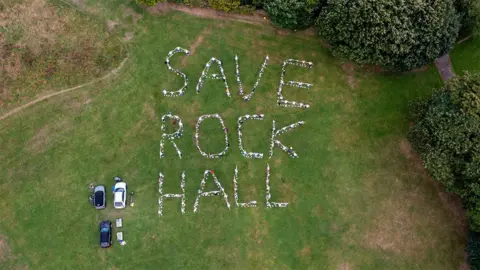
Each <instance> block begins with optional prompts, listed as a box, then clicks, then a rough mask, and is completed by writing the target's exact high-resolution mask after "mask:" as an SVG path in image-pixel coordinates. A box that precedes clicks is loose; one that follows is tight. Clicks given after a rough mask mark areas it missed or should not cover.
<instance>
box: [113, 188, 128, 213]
mask: <svg viewBox="0 0 480 270" xmlns="http://www.w3.org/2000/svg"><path fill="white" fill-rule="evenodd" d="M126 202H127V183H125V182H117V183H115V186H113V207H115V208H116V209H123V208H125V206H126Z"/></svg>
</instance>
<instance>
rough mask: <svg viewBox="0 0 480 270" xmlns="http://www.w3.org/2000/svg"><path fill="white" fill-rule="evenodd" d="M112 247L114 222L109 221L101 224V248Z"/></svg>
mask: <svg viewBox="0 0 480 270" xmlns="http://www.w3.org/2000/svg"><path fill="white" fill-rule="evenodd" d="M111 245H112V222H110V221H109V220H106V221H102V222H101V223H100V247H102V248H108V247H110V246H111Z"/></svg>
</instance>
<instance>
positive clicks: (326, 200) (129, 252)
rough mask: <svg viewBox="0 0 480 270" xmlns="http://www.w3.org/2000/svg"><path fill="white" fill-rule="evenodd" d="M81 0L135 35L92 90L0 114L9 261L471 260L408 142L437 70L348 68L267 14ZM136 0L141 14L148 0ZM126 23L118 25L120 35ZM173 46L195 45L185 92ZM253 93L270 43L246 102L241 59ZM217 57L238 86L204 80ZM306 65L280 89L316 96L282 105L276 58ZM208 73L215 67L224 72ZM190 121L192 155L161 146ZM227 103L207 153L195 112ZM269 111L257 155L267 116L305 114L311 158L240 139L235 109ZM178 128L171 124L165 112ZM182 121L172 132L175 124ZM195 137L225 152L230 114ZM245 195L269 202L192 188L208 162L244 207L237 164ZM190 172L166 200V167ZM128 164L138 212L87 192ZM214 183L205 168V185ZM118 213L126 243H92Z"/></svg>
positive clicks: (436, 265)
mask: <svg viewBox="0 0 480 270" xmlns="http://www.w3.org/2000/svg"><path fill="white" fill-rule="evenodd" d="M96 2H97V1H86V2H84V4H85V5H86V6H84V9H85V10H87V11H88V12H91V14H94V15H95V14H96V15H97V16H99V17H100V18H103V19H111V20H120V21H121V22H122V23H123V24H125V25H127V26H128V27H129V31H131V32H132V33H134V38H133V39H132V40H131V41H129V48H130V51H129V60H128V61H127V62H126V64H125V66H124V68H123V69H122V70H121V71H120V73H119V74H118V75H117V76H116V77H114V78H112V79H110V80H108V81H104V82H101V83H98V84H95V85H93V86H89V87H85V88H82V89H79V90H76V91H75V92H71V93H69V94H66V95H62V96H57V97H55V98H52V99H49V100H47V101H45V102H41V103H39V104H37V105H35V106H33V107H30V108H27V109H26V110H24V111H22V112H20V113H18V114H16V115H14V116H12V117H10V118H7V119H6V120H3V121H1V122H0V149H1V155H0V172H1V175H0V190H1V196H0V209H1V210H0V215H1V216H0V234H1V237H0V268H1V269H15V268H17V269H21V268H22V267H28V268H29V269H91V268H92V267H96V268H102V269H160V268H161V269H458V268H459V267H460V265H461V264H462V262H463V260H464V251H463V248H464V243H465V228H464V227H463V225H464V224H463V223H462V221H461V218H457V217H456V216H455V215H454V213H453V212H455V209H454V211H452V210H451V207H454V206H453V203H452V202H451V200H450V199H449V197H448V196H447V195H446V194H445V193H443V191H442V190H441V189H439V188H438V186H437V185H436V184H435V183H434V182H433V181H432V180H431V179H429V177H428V176H427V174H426V173H425V171H424V170H423V169H422V166H421V164H419V162H418V160H417V159H416V158H415V155H414V153H412V152H411V150H410V148H409V145H408V143H407V141H406V139H405V136H406V132H407V130H408V126H409V121H408V117H407V115H408V107H407V106H408V102H409V101H410V100H413V99H415V98H417V97H422V96H426V95H428V94H429V93H430V91H431V90H432V89H433V88H434V87H438V86H440V85H441V84H442V82H441V81H440V78H439V76H438V73H437V71H436V70H435V69H434V68H430V69H429V70H427V71H425V72H421V73H409V74H396V75H391V74H374V73H369V72H366V71H363V70H361V69H358V68H357V69H355V68H353V69H352V68H351V67H350V66H349V65H342V63H340V62H339V61H338V60H337V59H334V58H333V57H332V56H330V54H329V53H328V51H327V50H326V49H325V48H324V47H322V46H321V44H320V42H319V41H318V39H317V38H316V37H315V36H313V35H309V34H307V33H303V32H299V33H287V34H285V33H278V31H277V30H275V29H273V28H271V27H270V26H267V25H265V26H262V25H251V24H245V23H240V22H234V21H216V20H210V19H205V18H199V17H193V16H190V15H186V14H183V13H178V12H169V13H163V14H157V15H150V14H148V13H142V16H143V17H142V19H141V20H139V21H138V22H135V23H133V22H132V21H131V20H129V18H128V16H127V18H126V19H125V18H124V19H122V16H123V15H122V14H123V12H124V11H125V7H128V6H121V4H125V5H128V3H126V1H109V2H108V3H105V4H102V5H103V6H100V4H99V3H96ZM137 12H141V11H139V10H137ZM120 34H123V33H119V35H120ZM177 46H181V47H184V48H187V49H190V50H191V51H192V55H191V56H189V57H183V56H180V55H177V56H175V57H173V58H172V65H173V66H174V67H177V68H179V69H181V70H182V71H183V72H185V73H186V74H187V76H188V78H189V86H188V89H187V91H186V94H185V96H183V97H181V98H166V97H163V95H162V94H161V91H162V90H163V89H164V88H168V89H169V90H176V89H178V88H180V86H181V85H182V83H183V82H182V80H181V79H180V78H179V77H177V76H175V75H174V74H173V73H171V72H168V70H167V68H166V65H165V64H164V61H165V57H166V55H167V54H168V52H169V51H170V50H172V49H174V48H175V47H177ZM235 54H238V56H239V58H240V71H241V76H242V81H243V83H244V85H245V87H246V88H247V89H248V90H249V89H251V87H252V85H253V83H254V82H255V80H256V76H257V72H258V70H259V68H260V65H261V64H262V62H263V59H264V57H265V56H266V55H267V54H268V55H269V56H270V62H269V65H268V67H267V69H266V72H265V74H264V76H263V78H262V81H261V83H260V86H259V88H258V89H257V92H256V93H255V95H254V96H253V98H252V100H251V101H249V102H248V103H246V102H244V101H242V100H241V98H240V97H239V96H238V86H237V85H236V82H235V62H234V56H235ZM211 57H216V58H219V59H220V60H222V61H223V64H224V68H225V72H226V75H227V81H228V84H229V85H230V91H231V92H232V97H231V98H227V97H226V95H225V93H224V88H223V84H222V83H221V82H219V81H207V82H206V83H205V84H204V87H203V89H202V90H201V92H200V93H199V94H197V93H196V92H195V86H196V83H197V81H198V77H199V76H200V74H201V72H202V70H203V68H204V65H205V63H206V62H207V61H208V60H209V59H210V58H211ZM289 58H295V59H301V60H303V59H304V60H308V61H312V62H313V63H314V66H313V69H311V70H309V69H304V68H288V70H287V74H286V80H298V81H304V82H310V83H313V84H314V86H313V88H312V89H310V90H306V89H297V88H292V87H286V88H285V89H284V91H285V94H284V95H285V97H286V98H288V99H291V100H297V101H302V102H305V103H308V104H310V105H311V107H310V108H309V109H292V108H283V107H278V106H277V103H276V91H277V87H278V84H279V81H280V73H281V64H282V62H283V61H284V60H286V59H289ZM212 70H214V69H213V68H212ZM168 112H172V113H174V114H177V115H179V116H180V117H181V118H182V120H183V123H184V133H183V136H182V138H181V139H179V140H178V145H179V147H180V149H181V151H182V152H183V159H181V160H180V159H178V157H177V156H176V154H175V151H174V149H173V147H172V146H171V145H170V144H168V143H167V146H166V147H167V148H166V157H165V158H164V159H160V158H159V142H160V139H161V125H162V122H161V120H160V119H161V117H162V115H164V114H166V113H168ZM209 113H219V114H220V115H221V117H222V118H223V120H224V121H225V124H226V126H227V127H228V128H229V130H230V132H229V142H230V150H229V152H228V155H227V156H226V157H223V158H221V159H216V160H207V159H205V158H203V157H202V156H201V155H200V154H199V153H198V151H197V149H196V147H195V145H194V142H193V136H194V128H195V123H196V121H197V119H198V117H199V116H201V115H203V114H209ZM253 113H264V114H265V120H263V121H250V122H247V123H246V124H245V125H244V129H243V135H244V136H243V137H244V142H245V145H246V148H247V150H249V151H255V152H263V153H264V154H265V155H268V148H269V138H270V136H271V126H272V120H273V119H275V120H276V122H277V127H283V126H285V125H288V124H291V123H294V122H297V121H305V122H306V124H305V125H304V126H302V127H300V128H297V129H295V130H294V131H293V132H289V133H286V134H284V135H282V136H281V138H280V140H281V141H282V142H283V143H284V144H286V145H290V146H292V147H293V149H294V150H295V151H296V152H297V153H298V155H299V156H300V158H298V159H292V158H290V157H289V156H288V155H287V154H286V153H284V152H282V151H280V150H279V149H278V148H276V149H275V151H274V155H273V157H272V158H271V159H267V158H264V159H260V160H250V159H249V160H247V159H245V158H243V157H242V156H241V154H240V151H239V149H238V146H237V144H238V136H237V133H236V132H237V128H236V120H237V119H238V117H239V116H242V115H245V114H253ZM169 124H171V123H169ZM170 128H172V129H173V127H170ZM200 136H201V144H202V146H204V147H205V149H207V150H208V151H212V152H213V151H220V150H221V149H223V146H222V143H221V142H222V139H223V133H222V132H221V130H220V127H219V124H218V122H215V121H209V120H207V121H205V122H204V124H203V125H202V127H201V135H200ZM267 164H270V166H271V172H272V174H271V185H272V200H273V201H286V202H289V203H290V205H289V206H288V208H284V209H267V208H266V207H265V206H264V205H265V176H266V174H265V169H266V166H267ZM235 166H238V168H239V177H240V179H239V185H240V191H239V192H240V197H241V199H242V200H245V201H246V200H256V201H258V203H259V206H258V207H257V208H250V209H236V208H232V209H231V210H230V211H229V210H227V209H226V207H225V204H224V202H223V200H222V199H221V198H219V197H214V198H202V199H201V201H200V210H199V212H198V213H196V214H194V213H193V203H194V201H195V196H196V194H197V190H198V188H199V185H200V181H201V179H202V176H203V171H204V170H206V169H210V170H214V171H215V174H216V175H217V177H218V178H219V180H220V182H221V183H222V185H223V187H224V188H225V189H226V191H227V193H228V196H229V200H230V203H231V204H232V205H233V182H232V179H233V172H234V168H235ZM184 170H185V172H186V177H187V184H186V194H187V208H186V214H185V215H184V216H182V215H181V213H180V202H179V200H166V201H165V205H164V216H163V217H159V216H158V214H157V210H158V197H159V194H158V174H159V172H162V173H163V174H164V175H165V177H166V178H165V185H164V191H165V192H168V193H176V192H179V191H180V188H179V185H180V174H181V172H182V171H184ZM116 175H119V176H121V177H122V178H124V180H125V181H127V183H128V184H129V188H130V190H133V191H135V193H136V196H135V200H136V201H135V207H134V208H127V209H125V210H119V211H116V210H114V209H113V207H112V204H111V199H112V198H111V195H110V194H108V195H109V196H108V197H107V198H108V202H109V204H108V207H107V209H106V210H103V211H97V210H94V209H93V208H92V207H91V206H90V205H89V204H88V200H87V198H88V184H89V183H90V182H92V181H93V182H96V183H97V184H106V185H107V187H108V188H109V187H110V186H111V185H112V184H113V177H114V176H116ZM212 188H214V186H213V183H212V182H211V181H210V182H209V183H208V184H207V189H212ZM117 217H122V218H123V219H124V228H123V229H122V231H123V232H124V236H125V240H126V241H127V245H126V246H120V245H119V244H117V243H114V246H113V247H112V248H110V249H107V250H103V249H100V248H99V245H98V224H99V222H100V221H101V220H104V219H110V220H112V221H114V219H115V218H117Z"/></svg>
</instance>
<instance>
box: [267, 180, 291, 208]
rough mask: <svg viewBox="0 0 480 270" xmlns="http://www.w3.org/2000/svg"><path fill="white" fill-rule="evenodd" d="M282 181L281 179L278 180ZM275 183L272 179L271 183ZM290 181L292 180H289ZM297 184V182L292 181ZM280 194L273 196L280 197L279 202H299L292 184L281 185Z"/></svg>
mask: <svg viewBox="0 0 480 270" xmlns="http://www.w3.org/2000/svg"><path fill="white" fill-rule="evenodd" d="M277 179H280V178H277ZM272 180H273V181H275V179H270V181H272ZM289 181H290V180H289ZM291 181H292V182H295V180H291ZM278 192H279V194H278V195H275V194H273V195H272V196H278V197H279V198H278V200H277V202H287V203H295V202H296V201H297V198H298V197H297V194H296V193H295V191H293V186H292V184H291V183H281V184H280V188H279V189H278Z"/></svg>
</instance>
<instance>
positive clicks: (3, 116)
mask: <svg viewBox="0 0 480 270" xmlns="http://www.w3.org/2000/svg"><path fill="white" fill-rule="evenodd" d="M127 60H128V56H127V57H126V58H125V59H123V61H122V62H121V63H120V65H119V66H118V67H116V68H115V69H113V70H111V71H110V72H108V73H107V74H106V75H105V76H103V77H101V78H98V79H95V80H92V81H90V82H87V83H84V84H81V85H77V86H75V87H72V88H68V89H64V90H60V91H58V92H55V93H51V94H48V95H45V96H41V97H39V98H37V99H35V100H32V101H30V102H28V103H26V104H24V105H22V106H20V107H17V108H15V109H13V110H11V111H9V112H7V113H5V114H3V115H1V116H0V121H2V120H5V119H6V118H8V117H10V116H12V115H14V114H16V113H18V112H21V111H23V110H25V109H26V108H28V107H30V106H33V105H35V104H37V103H39V102H41V101H44V100H46V99H49V98H51V97H54V96H58V95H61V94H65V93H67V92H71V91H73V90H77V89H79V88H82V87H85V86H88V85H92V84H94V83H97V82H100V81H103V80H106V79H108V78H110V77H111V76H112V75H115V74H117V73H118V71H119V70H120V69H122V67H123V65H124V64H125V62H127Z"/></svg>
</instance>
